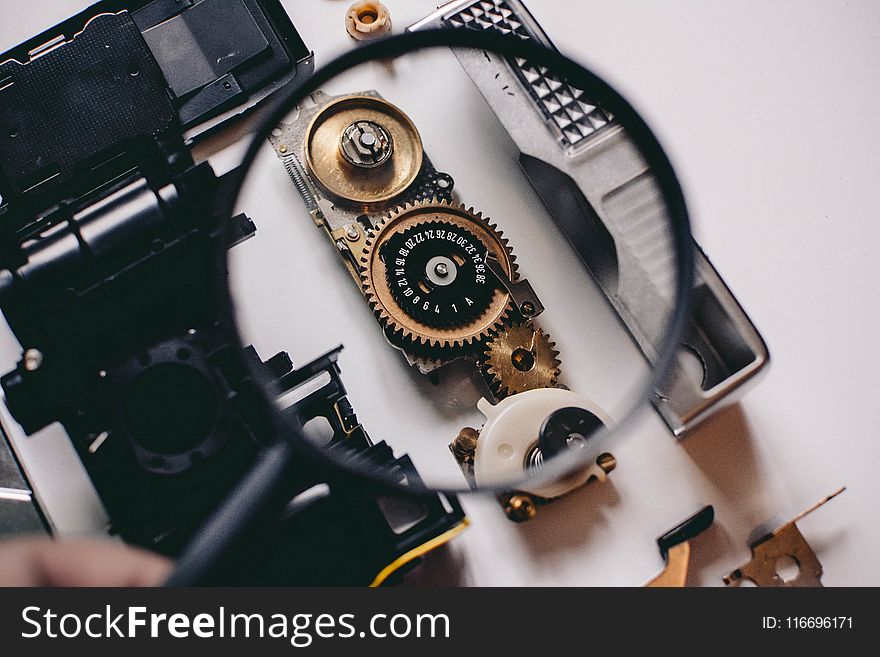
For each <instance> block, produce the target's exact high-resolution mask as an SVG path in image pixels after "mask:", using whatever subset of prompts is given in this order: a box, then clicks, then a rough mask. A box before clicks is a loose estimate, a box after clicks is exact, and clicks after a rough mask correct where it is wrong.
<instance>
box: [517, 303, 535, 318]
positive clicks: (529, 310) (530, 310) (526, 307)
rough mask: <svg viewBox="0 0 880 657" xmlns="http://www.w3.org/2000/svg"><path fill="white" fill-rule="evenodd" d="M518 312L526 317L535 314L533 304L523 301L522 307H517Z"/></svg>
mask: <svg viewBox="0 0 880 657" xmlns="http://www.w3.org/2000/svg"><path fill="white" fill-rule="evenodd" d="M519 310H520V312H521V313H522V314H523V315H525V316H526V317H531V316H532V315H534V314H535V304H533V303H532V302H531V301H523V303H522V305H521V306H520V307H519Z"/></svg>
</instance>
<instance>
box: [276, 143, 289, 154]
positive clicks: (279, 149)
mask: <svg viewBox="0 0 880 657" xmlns="http://www.w3.org/2000/svg"><path fill="white" fill-rule="evenodd" d="M278 152H279V153H286V152H287V146H286V145H285V144H281V146H279V147H278Z"/></svg>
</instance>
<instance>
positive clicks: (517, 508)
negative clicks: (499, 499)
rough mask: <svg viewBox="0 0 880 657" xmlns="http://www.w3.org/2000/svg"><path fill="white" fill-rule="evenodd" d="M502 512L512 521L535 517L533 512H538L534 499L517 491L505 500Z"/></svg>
mask: <svg viewBox="0 0 880 657" xmlns="http://www.w3.org/2000/svg"><path fill="white" fill-rule="evenodd" d="M504 512H505V513H506V514H507V517H508V518H510V519H511V520H513V521H514V522H525V521H527V520H531V519H532V518H534V517H535V514H537V513H538V507H537V506H535V501H534V500H533V499H532V498H531V497H530V496H528V495H523V494H522V493H517V494H515V495H511V496H510V499H508V500H507V504H506V505H505V506H504Z"/></svg>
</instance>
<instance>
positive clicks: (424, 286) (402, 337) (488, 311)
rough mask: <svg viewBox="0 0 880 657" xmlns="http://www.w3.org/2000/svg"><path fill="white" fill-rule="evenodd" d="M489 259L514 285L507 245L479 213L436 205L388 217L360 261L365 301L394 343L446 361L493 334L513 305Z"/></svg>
mask: <svg viewBox="0 0 880 657" xmlns="http://www.w3.org/2000/svg"><path fill="white" fill-rule="evenodd" d="M487 253H492V254H493V255H494V256H495V258H496V259H497V260H498V262H499V263H500V265H501V267H502V268H503V270H504V272H505V273H506V274H507V276H508V277H510V278H511V280H515V279H516V276H517V274H516V264H515V257H514V256H513V254H512V252H511V249H510V247H509V246H508V243H507V240H506V239H505V238H504V237H503V236H502V234H501V232H500V231H499V230H498V229H497V228H496V226H494V225H493V224H491V223H489V221H488V220H486V219H485V218H483V216H482V215H481V214H480V213H475V212H474V209H473V208H466V207H465V206H463V205H460V206H459V205H452V204H450V203H448V202H446V201H437V200H433V201H428V202H425V201H417V202H415V203H413V204H407V205H404V206H402V207H398V208H397V209H395V210H393V211H392V212H390V213H389V214H388V215H387V216H386V217H385V218H384V219H383V220H382V221H381V222H380V223H379V224H378V225H377V226H376V228H375V229H374V230H373V231H372V233H371V234H370V236H369V238H368V239H367V242H366V246H365V247H364V251H363V254H362V256H361V259H360V265H361V267H360V271H361V282H362V286H363V293H364V296H365V297H366V299H367V302H368V303H369V304H370V306H371V307H372V308H373V311H374V313H375V314H376V317H377V318H378V319H379V322H380V323H381V324H382V325H383V326H384V327H385V332H386V335H388V337H389V339H390V340H391V341H392V342H393V343H394V344H396V345H397V346H399V347H401V348H402V349H404V350H406V351H409V352H411V353H413V352H416V353H419V354H427V355H433V356H436V357H442V356H445V355H451V352H456V351H459V352H461V351H466V350H468V349H470V348H473V347H474V346H475V345H480V344H483V343H484V342H485V341H486V340H488V339H489V338H491V337H492V336H493V335H495V333H496V332H497V331H498V330H499V329H500V328H502V327H503V326H504V325H505V322H506V321H507V319H508V317H509V314H510V311H511V303H510V295H509V293H508V292H507V290H505V289H504V288H503V287H501V286H500V285H498V284H497V283H496V282H495V280H494V277H493V276H492V275H491V273H490V271H489V269H488V267H487V266H486V262H485V258H486V254H487Z"/></svg>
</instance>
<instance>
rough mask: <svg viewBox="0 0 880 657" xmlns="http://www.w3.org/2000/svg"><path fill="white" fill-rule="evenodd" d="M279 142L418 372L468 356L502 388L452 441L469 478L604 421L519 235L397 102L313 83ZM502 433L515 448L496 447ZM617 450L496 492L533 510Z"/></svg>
mask: <svg viewBox="0 0 880 657" xmlns="http://www.w3.org/2000/svg"><path fill="white" fill-rule="evenodd" d="M271 142H272V145H273V147H274V148H275V151H276V153H277V154H278V156H279V157H280V158H281V160H282V161H283V163H284V166H285V168H286V169H287V172H288V174H289V175H290V178H291V180H292V181H293V183H294V185H295V186H296V189H297V191H298V192H299V194H300V195H301V196H302V199H303V201H304V203H305V205H306V207H307V208H308V209H309V211H310V214H311V216H312V219H313V220H314V222H315V223H316V224H317V225H318V226H319V227H321V228H322V229H323V230H324V231H325V232H326V234H327V236H328V237H329V238H330V240H331V242H332V243H333V244H334V245H335V247H336V249H337V250H338V252H339V254H340V256H341V257H342V259H343V261H344V262H345V265H346V266H347V267H348V269H349V271H350V272H351V275H352V277H353V278H354V280H355V282H356V283H357V285H358V286H359V288H360V289H361V292H362V293H363V296H364V299H365V301H366V302H367V304H368V305H369V307H370V308H371V309H372V311H373V313H374V314H375V316H376V318H377V320H378V322H379V324H380V325H381V327H382V330H383V332H384V335H385V338H386V339H387V341H388V343H389V344H390V345H391V346H392V347H394V348H395V349H398V350H400V351H401V352H402V354H403V356H404V358H405V359H406V361H407V362H408V363H409V364H410V365H413V366H415V367H417V368H418V369H419V370H420V371H421V372H422V373H424V374H435V373H437V372H438V370H440V368H442V367H444V366H446V365H448V364H450V363H452V362H453V361H457V360H466V361H468V362H470V363H472V364H473V365H474V367H475V369H476V370H477V371H478V372H479V374H480V375H481V376H482V378H483V380H484V382H485V384H486V386H487V388H488V391H489V393H490V395H491V396H492V397H493V398H494V400H495V401H497V403H496V404H492V403H491V402H489V401H488V400H487V399H485V398H484V399H481V400H480V401H479V403H478V404H477V406H478V408H479V409H480V411H481V412H482V413H483V414H484V415H485V416H486V422H485V424H484V426H483V428H482V429H481V430H480V431H477V430H476V429H473V428H465V429H463V430H462V432H461V433H460V434H459V436H458V437H457V438H456V439H455V440H454V441H453V442H452V443H451V444H450V450H451V452H452V454H453V456H454V457H455V459H456V461H457V462H458V464H459V466H460V467H461V469H462V471H463V473H464V475H465V477H466V479H467V481H468V482H469V483H470V484H471V485H472V486H473V487H474V488H478V487H481V486H483V485H485V484H487V483H491V482H492V481H495V480H498V479H500V478H508V479H513V478H519V477H521V476H522V474H523V473H524V472H525V471H526V470H527V469H529V468H535V467H540V465H541V462H542V460H543V459H544V458H545V457H546V456H548V455H550V454H549V453H548V451H547V450H548V449H549V450H552V452H551V453H552V454H555V453H558V452H559V451H562V450H565V449H570V448H571V445H572V441H573V440H574V441H576V440H580V441H586V440H588V439H589V436H590V434H591V433H593V432H595V431H596V430H597V429H599V428H601V427H602V426H605V425H608V424H610V418H609V417H608V416H607V414H606V413H605V412H604V411H603V410H602V409H600V408H598V407H597V406H596V404H594V403H593V402H591V401H590V400H588V399H585V398H584V397H582V396H580V395H577V394H575V393H574V392H571V391H569V390H566V389H564V388H563V387H562V386H561V385H560V383H559V375H560V360H559V353H558V352H557V351H556V348H555V345H554V343H553V342H552V341H551V339H550V336H549V335H548V334H547V333H545V332H544V331H543V330H542V329H541V328H540V326H539V325H538V323H537V322H536V320H535V318H536V317H537V316H538V315H540V314H541V312H542V311H543V310H544V306H543V305H542V303H541V301H540V299H539V298H538V296H537V294H536V293H535V291H534V289H533V288H532V286H531V285H530V284H529V281H528V280H527V279H525V278H520V276H519V271H518V266H517V263H516V256H515V255H514V251H513V248H512V246H511V245H510V244H509V242H508V240H507V239H506V238H505V237H504V235H503V233H502V231H501V230H500V228H499V227H498V226H497V225H496V224H494V223H492V222H491V221H490V220H489V219H488V218H485V217H483V215H482V214H481V213H480V212H478V211H476V210H474V208H472V207H466V206H465V205H460V204H458V203H456V202H455V201H454V200H453V188H454V184H455V183H454V180H453V178H452V176H451V175H450V174H448V173H445V172H441V171H438V170H437V169H436V168H435V167H434V165H433V163H432V162H431V160H430V158H429V157H428V155H427V153H425V152H424V150H423V146H422V140H421V137H420V135H419V131H418V129H417V128H416V126H415V125H414V124H413V122H412V121H411V120H410V118H409V117H408V116H407V115H406V114H404V113H403V111H402V110H401V109H400V108H398V107H396V106H395V105H393V104H392V103H390V102H389V101H388V100H386V99H384V98H383V97H382V96H381V95H380V94H379V93H378V92H377V91H375V90H369V91H363V92H359V93H355V94H350V95H342V96H329V95H327V94H325V93H323V92H320V91H318V92H315V93H313V94H311V96H310V97H309V99H308V101H307V102H304V103H302V104H301V105H300V106H299V107H298V108H297V109H296V111H295V112H294V113H293V114H292V115H291V116H289V117H288V119H287V120H286V121H285V122H284V123H282V124H281V125H279V126H278V127H277V129H276V130H274V131H273V135H272V137H271ZM566 441H567V442H566ZM502 443H503V444H504V445H505V447H506V449H508V450H509V453H504V452H503V451H502V452H499V446H500V445H501V444H502ZM614 463H615V461H614V459H613V457H611V456H610V455H608V454H603V455H602V456H601V457H600V459H599V461H598V462H597V463H596V464H594V465H593V466H592V467H590V468H587V469H585V470H582V471H581V472H579V473H577V474H575V475H573V476H570V477H566V478H565V479H563V480H562V481H558V482H555V483H553V484H550V485H548V484H544V485H535V486H534V487H531V488H529V489H528V490H519V491H512V492H511V493H509V494H505V495H504V496H502V505H503V506H504V508H505V509H506V511H507V513H508V516H509V517H510V518H511V519H515V520H527V519H529V518H531V517H532V516H533V515H534V513H535V510H536V505H537V504H538V503H541V502H545V501H548V500H550V499H553V498H557V497H559V496H561V495H564V494H565V493H568V492H570V491H571V490H573V489H574V488H577V487H578V486H581V485H583V484H584V483H586V482H587V481H589V480H590V479H593V478H599V479H604V477H605V474H606V473H607V472H609V471H610V470H611V469H613V467H614Z"/></svg>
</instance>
